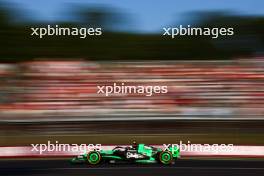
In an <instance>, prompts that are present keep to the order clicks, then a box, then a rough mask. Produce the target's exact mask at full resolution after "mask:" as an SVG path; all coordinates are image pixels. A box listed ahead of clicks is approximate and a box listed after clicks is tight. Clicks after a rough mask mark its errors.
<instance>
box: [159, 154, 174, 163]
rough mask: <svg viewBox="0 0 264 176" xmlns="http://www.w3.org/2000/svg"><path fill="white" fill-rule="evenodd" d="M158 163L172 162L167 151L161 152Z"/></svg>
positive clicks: (171, 157) (170, 155)
mask: <svg viewBox="0 0 264 176" xmlns="http://www.w3.org/2000/svg"><path fill="white" fill-rule="evenodd" d="M159 161H160V162H161V163H162V164H171V163H172V162H173V156H172V153H171V152H169V151H163V152H161V153H160V154H159Z"/></svg>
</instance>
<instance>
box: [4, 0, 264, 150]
mask: <svg viewBox="0 0 264 176" xmlns="http://www.w3.org/2000/svg"><path fill="white" fill-rule="evenodd" d="M263 7H264V2H263V1H261V0H245V1H232V2H230V1H227V0H225V1H214V2H212V1H209V0H205V1H204V3H202V4H201V3H200V2H198V1H195V0H188V1H184V2H182V1H169V0H168V1H155V2H152V1H144V2H142V1H139V0H138V1H112V0H108V1H106V0H105V1H100V3H98V2H97V1H89V0H87V1H86V0H79V1H70V0H67V1H66V0H58V1H52V0H47V1H33V0H27V1H23V2H22V1H18V0H9V1H0V62H1V63H0V81H1V84H0V145H1V146H14V145H30V144H31V143H46V142H47V140H53V141H55V140H58V141H60V142H61V143H103V144H117V143H122V144H124V143H130V142H131V141H132V140H137V141H139V142H143V143H152V144H153V143H164V142H166V143H175V142H178V141H179V140H183V141H184V140H185V141H187V140H190V141H191V142H192V143H195V142H196V143H234V144H247V145H248V144H251V145H254V144H263V137H264V133H263V129H264V128H263V127H264V123H263V120H264V117H263V115H264V60H263V59H264V57H263V56H264V42H263V41H264V33H263V30H264V16H263V15H264V11H263ZM48 24H49V25H55V24H57V25H59V26H60V27H83V26H84V27H102V29H103V35H102V36H98V37H90V38H89V37H87V38H86V39H80V38H78V37H74V36H73V37H69V36H45V37H44V38H42V39H39V38H37V37H34V36H31V35H30V34H31V30H30V28H31V27H41V26H43V27H45V26H47V25H48ZM180 24H183V25H185V24H190V25H192V26H193V27H210V28H213V27H227V28H228V27H233V28H234V32H235V34H234V36H222V37H221V36H220V37H219V38H217V39H212V38H211V37H209V36H207V37H206V36H179V37H176V38H175V39H173V40H172V39H169V38H164V36H162V32H163V31H162V28H163V27H177V26H178V25H180ZM114 82H116V83H122V82H124V83H126V84H127V85H129V84H131V85H146V86H148V85H153V86H154V85H160V86H168V93H167V94H162V95H153V96H151V97H146V96H142V95H137V94H132V95H131V94H130V95H122V96H109V97H105V96H103V95H100V94H97V93H96V92H97V85H108V84H112V83H114Z"/></svg>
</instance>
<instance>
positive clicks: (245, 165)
mask: <svg viewBox="0 0 264 176" xmlns="http://www.w3.org/2000/svg"><path fill="white" fill-rule="evenodd" d="M0 175H22V176H24V175H41V176H53V175H54V176H57V175H65V176H68V175H74V176H77V175H86V176H112V175H125V176H128V175H134V176H135V175H138V176H149V175H151V176H157V175H159V176H175V175H181V176H182V175H188V176H189V175H194V176H200V175H210V176H218V175H219V176H220V175H221V176H224V175H232V176H233V175H238V176H244V175H245V176H255V175H260V176H263V175H264V160H193V159H192V160H190V159H182V160H178V161H176V163H175V164H174V165H171V166H162V165H159V164H145V165H138V164H124V163H122V164H117V163H115V164H102V165H100V166H88V165H87V164H78V165H76V164H75V165H72V164H70V163H69V162H68V160H67V159H65V160H55V159H53V160H47V159H45V160H23V159H19V160H6V159H5V160H0Z"/></svg>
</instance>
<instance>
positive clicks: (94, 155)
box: [87, 151, 102, 165]
mask: <svg viewBox="0 0 264 176" xmlns="http://www.w3.org/2000/svg"><path fill="white" fill-rule="evenodd" d="M87 161H88V163H89V164H92V165H96V164H99V163H100V162H101V161H102V157H101V154H100V153H99V152H97V151H91V152H89V153H88V155H87Z"/></svg>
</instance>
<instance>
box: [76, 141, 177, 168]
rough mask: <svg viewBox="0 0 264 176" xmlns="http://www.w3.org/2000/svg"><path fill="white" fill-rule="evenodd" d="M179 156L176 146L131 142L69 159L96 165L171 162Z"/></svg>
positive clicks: (166, 163)
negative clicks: (163, 146)
mask: <svg viewBox="0 0 264 176" xmlns="http://www.w3.org/2000/svg"><path fill="white" fill-rule="evenodd" d="M179 157H180V150H179V148H178V147H176V146H174V147H173V148H172V147H169V148H168V149H166V150H163V149H161V148H156V147H153V146H149V145H145V144H135V143H134V144H133V145H132V146H128V147H123V146H117V147H115V148H113V149H112V150H100V151H90V152H88V153H85V154H82V155H79V156H77V157H75V158H73V159H72V160H71V162H72V163H89V164H91V165H97V164H100V163H102V162H103V161H104V162H109V163H116V162H119V161H120V162H133V163H161V164H165V165H168V164H172V163H174V161H175V159H177V158H179Z"/></svg>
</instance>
